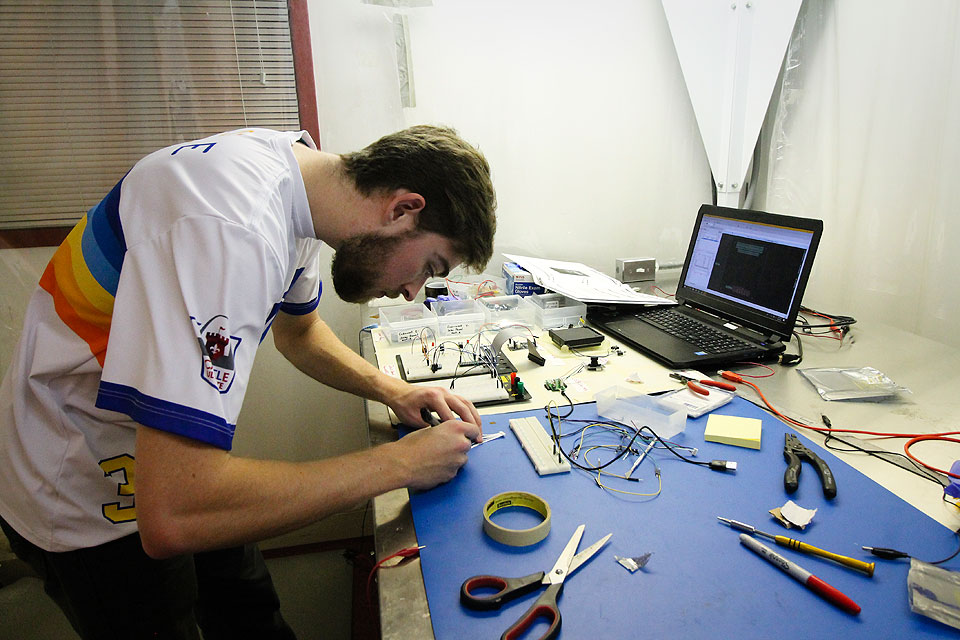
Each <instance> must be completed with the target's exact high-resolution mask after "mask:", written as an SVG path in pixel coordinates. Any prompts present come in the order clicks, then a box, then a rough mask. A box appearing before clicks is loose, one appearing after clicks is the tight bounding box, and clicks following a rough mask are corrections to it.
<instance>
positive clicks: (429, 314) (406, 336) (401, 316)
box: [380, 302, 439, 343]
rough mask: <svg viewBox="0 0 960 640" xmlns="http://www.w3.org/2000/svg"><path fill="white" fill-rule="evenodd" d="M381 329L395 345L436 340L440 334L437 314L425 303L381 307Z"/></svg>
mask: <svg viewBox="0 0 960 640" xmlns="http://www.w3.org/2000/svg"><path fill="white" fill-rule="evenodd" d="M380 329H382V330H383V333H384V335H385V336H387V340H389V341H390V342H393V343H400V342H410V341H411V340H419V339H420V337H421V335H422V336H423V339H425V340H429V339H433V340H436V338H437V336H438V332H439V325H438V324H437V314H435V313H434V312H433V311H431V310H430V309H427V308H426V307H425V306H424V305H423V303H421V302H415V303H412V304H404V305H399V306H393V307H380Z"/></svg>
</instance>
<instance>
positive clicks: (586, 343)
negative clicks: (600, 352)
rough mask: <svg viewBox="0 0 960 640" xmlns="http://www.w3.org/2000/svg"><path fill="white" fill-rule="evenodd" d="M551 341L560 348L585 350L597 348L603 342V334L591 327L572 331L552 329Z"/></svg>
mask: <svg viewBox="0 0 960 640" xmlns="http://www.w3.org/2000/svg"><path fill="white" fill-rule="evenodd" d="M548 333H549V334H550V339H551V340H553V343H554V344H555V345H557V346H558V347H561V348H562V347H567V348H570V349H583V348H586V347H595V346H597V345H599V344H600V343H601V342H603V334H602V333H600V332H599V331H596V330H594V329H591V328H590V327H572V328H570V329H550V331H549V332H548Z"/></svg>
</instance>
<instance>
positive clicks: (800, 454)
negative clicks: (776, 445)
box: [783, 433, 837, 500]
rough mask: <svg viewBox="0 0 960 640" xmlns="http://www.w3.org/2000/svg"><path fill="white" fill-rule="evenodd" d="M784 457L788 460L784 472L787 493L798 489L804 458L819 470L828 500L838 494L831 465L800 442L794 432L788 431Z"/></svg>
mask: <svg viewBox="0 0 960 640" xmlns="http://www.w3.org/2000/svg"><path fill="white" fill-rule="evenodd" d="M783 459H784V460H786V461H787V470H786V471H785V472H784V474H783V488H784V489H786V491H787V493H793V492H795V491H796V490H797V486H798V485H799V479H800V471H801V469H800V464H801V461H802V460H806V461H807V462H809V463H810V464H812V465H813V468H814V469H816V470H817V475H818V476H820V484H821V485H822V486H823V495H824V496H825V497H826V498H827V500H833V499H834V498H835V497H836V496H837V481H836V480H835V479H834V477H833V472H832V471H830V467H829V466H827V463H826V462H824V461H823V460H822V459H820V457H819V456H818V455H817V454H815V453H814V452H813V451H810V449H807V448H806V447H805V446H803V445H802V444H800V440H798V439H797V436H795V435H794V434H792V433H788V434H786V435H785V437H784V443H783Z"/></svg>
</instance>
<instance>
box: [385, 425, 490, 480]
mask: <svg viewBox="0 0 960 640" xmlns="http://www.w3.org/2000/svg"><path fill="white" fill-rule="evenodd" d="M479 439H480V428H479V427H478V426H477V425H475V424H473V423H470V422H464V421H461V420H448V421H446V422H442V423H440V424H439V425H437V426H435V427H433V428H431V429H421V430H419V431H414V432H412V433H410V434H408V435H407V436H405V437H403V438H400V440H398V441H397V442H394V443H391V444H390V445H385V446H390V447H396V450H397V451H398V452H399V454H398V455H397V458H396V460H397V462H398V463H400V464H403V465H404V466H405V467H406V468H407V470H408V472H409V474H410V476H409V481H408V483H407V486H408V487H409V488H411V489H430V488H432V487H435V486H437V485H438V484H441V483H444V482H447V481H449V480H452V479H453V477H454V476H455V475H457V471H459V470H460V467H462V466H463V465H464V464H466V462H467V453H468V452H469V451H470V445H471V443H472V442H474V441H477V440H479Z"/></svg>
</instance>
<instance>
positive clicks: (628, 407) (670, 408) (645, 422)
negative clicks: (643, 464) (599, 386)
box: [594, 387, 687, 438]
mask: <svg viewBox="0 0 960 640" xmlns="http://www.w3.org/2000/svg"><path fill="white" fill-rule="evenodd" d="M594 399H595V400H596V401H597V415H599V416H601V417H604V418H608V419H610V420H616V421H617V422H619V423H621V424H625V425H627V426H628V427H631V426H635V427H636V428H638V429H639V428H641V427H643V426H648V427H650V428H651V429H653V431H654V432H655V433H656V434H657V435H658V436H660V437H661V438H672V437H673V436H675V435H677V434H679V433H682V432H683V430H684V429H685V428H686V426H687V412H686V410H684V409H683V408H682V407H677V406H674V405H671V404H668V403H666V402H663V401H661V400H658V399H657V398H654V397H651V396H648V395H645V394H642V393H637V392H635V391H633V390H631V389H627V388H624V387H610V388H609V389H604V390H603V391H600V392H598V393H597V394H596V396H595V397H594ZM644 435H647V436H649V434H647V433H644Z"/></svg>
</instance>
